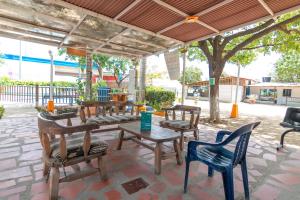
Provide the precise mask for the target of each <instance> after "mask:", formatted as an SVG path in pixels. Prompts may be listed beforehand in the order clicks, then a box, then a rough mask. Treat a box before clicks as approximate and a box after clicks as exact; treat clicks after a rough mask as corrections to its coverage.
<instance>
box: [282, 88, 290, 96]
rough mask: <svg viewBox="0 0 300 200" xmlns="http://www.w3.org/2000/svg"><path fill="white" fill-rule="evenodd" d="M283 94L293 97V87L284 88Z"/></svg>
mask: <svg viewBox="0 0 300 200" xmlns="http://www.w3.org/2000/svg"><path fill="white" fill-rule="evenodd" d="M282 96H284V97H291V96H292V89H283V92H282Z"/></svg>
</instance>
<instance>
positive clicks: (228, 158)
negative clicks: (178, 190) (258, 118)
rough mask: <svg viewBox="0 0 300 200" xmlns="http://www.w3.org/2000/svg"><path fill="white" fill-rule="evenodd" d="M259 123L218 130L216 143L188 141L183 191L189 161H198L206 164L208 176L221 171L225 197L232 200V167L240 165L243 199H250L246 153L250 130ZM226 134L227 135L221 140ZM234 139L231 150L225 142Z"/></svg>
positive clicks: (185, 184) (185, 185)
mask: <svg viewBox="0 0 300 200" xmlns="http://www.w3.org/2000/svg"><path fill="white" fill-rule="evenodd" d="M259 124H260V122H255V123H251V124H247V125H244V126H242V127H240V128H239V129H237V130H236V131H234V132H230V131H219V132H218V133H217V137H216V143H206V142H201V141H190V142H189V143H188V151H187V155H186V158H185V160H186V168H185V179H184V192H185V193H186V192H187V184H188V177H189V167H190V162H192V161H200V162H202V163H204V164H206V165H207V166H208V176H210V177H211V176H213V174H214V170H216V171H218V172H221V173H222V178H223V185H224V191H225V199H226V200H234V184H233V168H234V167H236V166H237V165H241V170H242V177H243V185H244V192H245V199H250V197H249V187H248V173H247V164H246V153H247V148H248V142H249V139H250V136H251V133H252V130H253V129H255V128H256V127H257V126H258V125H259ZM226 135H227V136H228V137H227V138H226V139H224V140H223V138H224V136H226ZM235 139H238V141H237V143H236V145H235V150H234V151H233V152H232V151H230V150H228V149H227V144H229V143H232V142H233V141H234V140H235Z"/></svg>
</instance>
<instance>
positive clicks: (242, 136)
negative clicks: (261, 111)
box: [224, 122, 260, 166]
mask: <svg viewBox="0 0 300 200" xmlns="http://www.w3.org/2000/svg"><path fill="white" fill-rule="evenodd" d="M259 124H260V122H255V123H251V124H247V125H244V126H242V127H240V128H239V129H237V130H236V131H234V132H233V133H231V134H230V135H229V136H228V137H227V138H226V140H224V143H225V144H228V143H230V142H231V141H233V140H234V139H236V138H238V137H239V140H238V142H237V144H236V146H235V151H234V155H233V159H232V165H233V166H236V165H238V164H239V163H240V162H241V161H242V160H243V159H244V158H245V156H246V153H247V148H248V143H249V139H250V135H251V133H252V130H253V129H254V128H256V127H257V126H258V125H259Z"/></svg>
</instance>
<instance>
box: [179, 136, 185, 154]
mask: <svg viewBox="0 0 300 200" xmlns="http://www.w3.org/2000/svg"><path fill="white" fill-rule="evenodd" d="M180 134H181V136H180V140H179V146H180V150H181V151H183V149H184V134H183V132H180Z"/></svg>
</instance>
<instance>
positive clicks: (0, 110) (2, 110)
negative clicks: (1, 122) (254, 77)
mask: <svg viewBox="0 0 300 200" xmlns="http://www.w3.org/2000/svg"><path fill="white" fill-rule="evenodd" d="M4 112H5V108H4V106H1V105H0V119H1V118H2V117H3V115H4Z"/></svg>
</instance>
